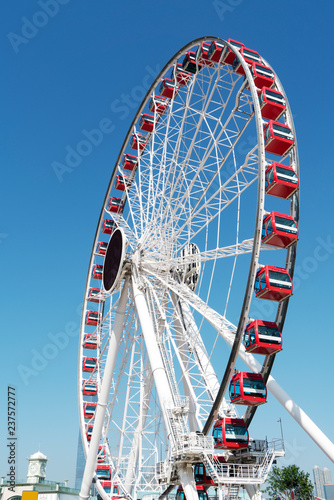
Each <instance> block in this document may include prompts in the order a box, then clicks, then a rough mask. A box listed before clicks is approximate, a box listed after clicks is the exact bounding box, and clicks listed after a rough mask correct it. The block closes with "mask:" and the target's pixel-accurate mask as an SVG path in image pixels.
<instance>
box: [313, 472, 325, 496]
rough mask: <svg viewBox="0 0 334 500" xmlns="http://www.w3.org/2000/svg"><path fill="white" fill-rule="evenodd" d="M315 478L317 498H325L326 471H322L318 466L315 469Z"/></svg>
mask: <svg viewBox="0 0 334 500" xmlns="http://www.w3.org/2000/svg"><path fill="white" fill-rule="evenodd" d="M313 477H314V484H315V496H316V497H318V498H325V490H324V484H325V478H324V471H323V470H322V469H320V467H319V466H318V465H315V466H314V467H313Z"/></svg>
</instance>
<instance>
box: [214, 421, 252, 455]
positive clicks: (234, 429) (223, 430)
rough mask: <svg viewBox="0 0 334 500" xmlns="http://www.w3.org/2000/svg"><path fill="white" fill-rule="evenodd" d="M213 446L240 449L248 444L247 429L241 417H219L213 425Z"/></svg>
mask: <svg viewBox="0 0 334 500" xmlns="http://www.w3.org/2000/svg"><path fill="white" fill-rule="evenodd" d="M212 434H213V440H214V443H215V444H214V446H215V448H225V449H240V448H247V446H248V440H249V435H248V430H247V427H246V425H245V422H244V420H243V419H242V418H226V417H224V418H221V419H219V420H216V421H215V423H214V426H213V432H212Z"/></svg>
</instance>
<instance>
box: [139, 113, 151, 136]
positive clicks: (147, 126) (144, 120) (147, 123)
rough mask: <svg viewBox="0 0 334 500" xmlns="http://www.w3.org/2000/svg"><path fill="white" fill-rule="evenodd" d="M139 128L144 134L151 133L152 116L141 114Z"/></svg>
mask: <svg viewBox="0 0 334 500" xmlns="http://www.w3.org/2000/svg"><path fill="white" fill-rule="evenodd" d="M139 128H140V130H144V131H145V132H152V131H153V129H154V116H153V115H149V114H148V113H144V114H142V115H141V117H140V121H139Z"/></svg>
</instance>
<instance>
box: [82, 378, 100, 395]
mask: <svg viewBox="0 0 334 500" xmlns="http://www.w3.org/2000/svg"><path fill="white" fill-rule="evenodd" d="M82 394H83V395H84V396H96V394H97V382H94V380H85V381H84V382H83V384H82Z"/></svg>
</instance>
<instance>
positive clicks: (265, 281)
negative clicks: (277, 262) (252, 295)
mask: <svg viewBox="0 0 334 500" xmlns="http://www.w3.org/2000/svg"><path fill="white" fill-rule="evenodd" d="M266 286H267V278H266V273H262V275H261V283H260V288H261V289H262V290H263V288H266Z"/></svg>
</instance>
